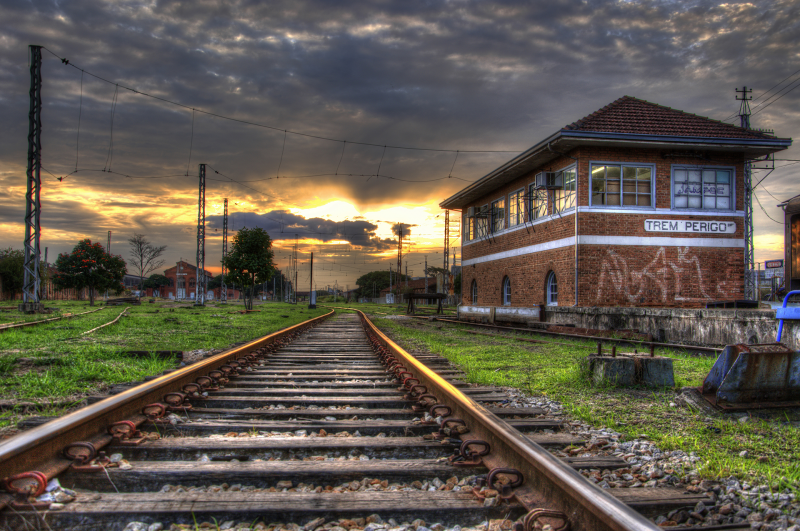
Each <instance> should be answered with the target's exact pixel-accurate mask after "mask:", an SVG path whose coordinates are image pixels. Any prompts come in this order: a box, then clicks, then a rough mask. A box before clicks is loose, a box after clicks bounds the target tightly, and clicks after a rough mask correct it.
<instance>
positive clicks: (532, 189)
mask: <svg viewBox="0 0 800 531" xmlns="http://www.w3.org/2000/svg"><path fill="white" fill-rule="evenodd" d="M528 194H529V197H528V221H537V220H540V219H544V218H546V217H547V216H548V213H549V209H550V193H549V190H545V191H544V212H543V213H542V214H541V215H538V212H539V210H541V207H539V208H533V201H534V199H535V198H536V197H537V194H536V183H531V184H530V185H528Z"/></svg>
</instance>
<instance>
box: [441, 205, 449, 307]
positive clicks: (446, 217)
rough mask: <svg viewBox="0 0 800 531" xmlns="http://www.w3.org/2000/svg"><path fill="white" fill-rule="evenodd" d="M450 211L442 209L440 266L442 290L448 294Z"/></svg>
mask: <svg viewBox="0 0 800 531" xmlns="http://www.w3.org/2000/svg"><path fill="white" fill-rule="evenodd" d="M449 260H450V211H449V210H445V211H444V264H443V265H442V267H443V268H444V278H442V284H443V286H442V287H443V288H444V292H445V293H446V294H449V291H450V290H449V289H448V286H449V285H450V284H449V282H450V263H449Z"/></svg>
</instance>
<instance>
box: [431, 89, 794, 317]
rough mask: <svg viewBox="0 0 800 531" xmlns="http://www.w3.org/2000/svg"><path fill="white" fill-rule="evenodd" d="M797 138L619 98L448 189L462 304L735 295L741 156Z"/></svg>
mask: <svg viewBox="0 0 800 531" xmlns="http://www.w3.org/2000/svg"><path fill="white" fill-rule="evenodd" d="M790 145H791V139H787V138H776V137H775V136H773V135H771V134H767V133H763V132H759V131H755V130H750V129H743V128H741V127H737V126H734V125H731V124H728V123H724V122H719V121H716V120H711V119H709V118H704V117H701V116H696V115H694V114H689V113H686V112H683V111H679V110H675V109H671V108H669V107H664V106H661V105H657V104H654V103H650V102H646V101H643V100H639V99H636V98H632V97H628V96H625V97H623V98H620V99H618V100H617V101H615V102H613V103H611V104H609V105H608V106H606V107H604V108H602V109H600V110H598V111H596V112H594V113H592V114H591V115H589V116H587V117H585V118H583V119H581V120H578V121H577V122H574V123H572V124H570V125H568V126H566V127H564V128H562V129H561V130H559V131H557V132H556V133H555V134H553V135H551V136H549V137H547V138H545V139H544V140H542V141H541V142H539V143H538V144H536V145H535V146H533V147H532V148H530V149H528V150H527V151H525V152H524V153H522V154H520V155H518V156H517V157H515V158H514V159H512V160H510V161H508V162H507V163H505V164H503V165H502V166H500V167H499V168H497V169H496V170H494V171H492V172H491V173H489V174H488V175H486V176H484V177H483V178H481V179H480V180H478V181H476V182H475V183H473V184H471V185H469V186H468V187H466V188H464V189H463V190H461V191H460V192H458V193H457V194H455V195H453V196H452V197H450V198H448V199H446V200H445V201H443V202H442V203H441V204H440V206H441V207H442V208H445V209H453V210H460V211H461V214H462V216H463V218H462V227H463V230H462V233H463V234H462V237H463V242H462V245H463V247H462V256H463V262H462V267H463V269H462V292H463V300H462V302H463V304H465V305H470V306H472V307H476V308H478V307H483V308H486V307H503V306H507V307H511V308H509V310H511V309H512V308H513V307H527V308H530V307H538V306H539V305H561V306H663V307H700V306H704V305H705V304H706V302H709V301H716V300H733V299H742V298H743V292H744V281H743V277H744V224H743V221H744V185H743V171H744V164H745V162H746V161H749V160H754V159H757V158H763V157H765V156H766V155H769V154H770V153H774V152H776V151H780V150H783V149H786V148H787V147H789V146H790Z"/></svg>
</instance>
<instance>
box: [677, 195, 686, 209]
mask: <svg viewBox="0 0 800 531" xmlns="http://www.w3.org/2000/svg"><path fill="white" fill-rule="evenodd" d="M688 201H689V198H688V197H686V196H685V195H676V196H675V208H686V207H687V206H688V205H689V202H688Z"/></svg>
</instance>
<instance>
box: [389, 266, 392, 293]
mask: <svg viewBox="0 0 800 531" xmlns="http://www.w3.org/2000/svg"><path fill="white" fill-rule="evenodd" d="M391 292H392V264H389V293H391Z"/></svg>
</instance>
